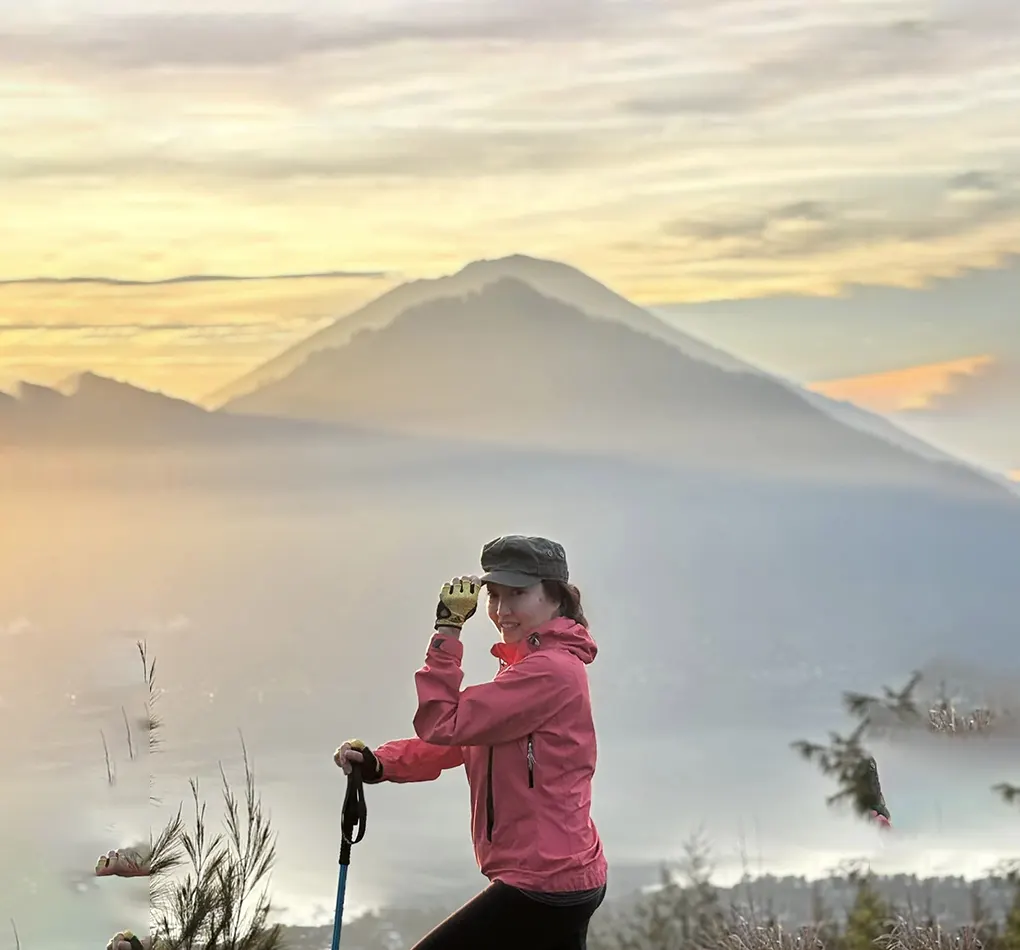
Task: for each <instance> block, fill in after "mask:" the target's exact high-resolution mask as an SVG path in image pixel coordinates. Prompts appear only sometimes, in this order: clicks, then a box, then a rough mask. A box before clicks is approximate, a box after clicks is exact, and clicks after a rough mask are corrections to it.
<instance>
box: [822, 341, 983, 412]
mask: <svg viewBox="0 0 1020 950" xmlns="http://www.w3.org/2000/svg"><path fill="white" fill-rule="evenodd" d="M994 364H995V360H994V358H993V357H992V356H990V355H988V354H982V355H980V356H965V357H961V358H959V359H955V360H947V361H945V362H941V363H928V364H924V365H921V366H907V367H904V368H902V369H896V370H890V371H888V372H883V373H869V374H867V375H862V376H851V377H847V378H844V379H830V380H821V381H818V382H813V383H809V384H808V385H807V388H808V389H810V390H812V391H813V392H816V393H821V394H822V395H824V396H828V397H829V398H830V399H837V400H839V401H841V402H851V403H854V404H856V405H858V406H861V407H862V408H864V409H869V410H871V411H873V412H879V413H885V414H889V413H896V412H903V411H905V410H913V409H923V408H925V407H928V406H931V405H932V404H933V403H934V402H935V401H936V400H937V399H939V398H940V397H944V396H945V395H946V394H949V393H952V392H953V391H954V390H955V388H956V387H957V386H959V385H960V384H961V380H965V379H966V378H968V377H973V376H976V375H978V374H980V373H982V372H985V371H986V370H987V369H988V368H989V367H991V366H993V365H994Z"/></svg>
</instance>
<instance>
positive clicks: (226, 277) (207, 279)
mask: <svg viewBox="0 0 1020 950" xmlns="http://www.w3.org/2000/svg"><path fill="white" fill-rule="evenodd" d="M393 276H395V275H394V272H392V271H382V270H379V271H344V270H332V271H312V272H308V273H294V274H182V275H180V276H178V277H158V278H156V279H154V280H141V279H135V278H130V277H104V276H88V275H84V276H75V277H48V276H41V277H0V287H10V286H14V285H19V284H21V285H24V284H56V285H61V284H102V285H104V286H108V287H157V286H160V285H165V284H204V283H232V282H235V281H270V280H316V279H318V280H356V279H359V278H364V279H369V280H381V279H384V278H387V277H393Z"/></svg>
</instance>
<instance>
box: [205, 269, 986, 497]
mask: <svg viewBox="0 0 1020 950" xmlns="http://www.w3.org/2000/svg"><path fill="white" fill-rule="evenodd" d="M652 319H654V318H652ZM224 409H225V410H227V411H229V412H236V413H252V414H259V415H263V416H277V417H288V418H297V419H315V420H321V421H329V422H343V423H347V424H358V425H365V426H370V427H372V428H378V429H385V430H390V431H398V432H403V433H406V434H414V435H418V436H431V437H435V438H450V437H457V436H460V437H462V438H465V439H478V440H482V441H488V442H493V443H495V444H502V445H505V446H510V445H512V446H516V447H530V448H542V449H560V450H563V451H566V452H586V453H597V454H608V455H626V456H629V457H640V458H645V459H654V460H658V461H671V462H680V463H682V464H683V465H685V466H688V467H699V468H710V469H719V468H725V469H729V470H748V471H750V472H759V473H765V474H769V475H826V476H830V477H832V476H834V477H836V478H838V479H839V480H842V481H865V482H873V481H889V480H892V481H896V482H900V483H903V482H906V483H910V484H918V485H920V484H927V485H941V486H942V487H950V486H954V487H956V488H962V487H964V486H967V487H968V488H969V489H971V490H975V491H978V492H987V491H994V492H1000V491H1002V489H1001V488H1000V487H999V486H997V485H993V484H992V483H991V482H990V481H989V480H988V479H985V478H983V477H981V476H980V475H978V474H976V473H974V472H972V471H970V470H969V469H966V468H965V467H963V466H962V465H957V464H953V463H949V462H946V463H940V462H937V461H934V460H932V459H925V458H923V457H921V456H920V455H918V454H915V453H912V452H909V451H907V450H905V449H904V448H901V447H897V446H895V445H893V444H892V443H891V442H890V441H887V440H883V439H880V438H877V437H875V436H873V435H870V434H868V433H865V432H862V431H860V429H859V428H854V427H851V426H848V425H845V424H843V423H840V422H838V421H836V420H835V419H834V418H833V417H832V416H831V415H830V414H829V413H827V412H824V411H822V410H821V409H820V408H818V407H817V406H815V405H812V404H811V403H810V402H809V401H808V400H806V399H805V398H804V397H803V394H802V393H801V392H799V391H795V390H794V389H792V388H790V387H788V386H786V385H783V384H781V383H780V382H778V381H776V380H774V379H771V378H769V377H766V376H764V375H762V374H760V373H755V372H736V371H733V370H724V369H722V368H720V367H719V366H717V365H715V364H712V363H708V362H704V361H702V360H700V359H697V358H694V357H692V356H689V355H687V354H685V353H684V352H682V351H681V350H680V348H679V347H676V346H669V345H665V344H664V343H663V342H662V341H661V340H660V339H656V338H654V337H653V336H651V335H650V334H645V333H642V332H638V331H636V330H634V329H632V328H631V327H628V326H625V325H623V324H622V323H620V322H617V321H615V320H607V319H600V318H592V317H590V316H589V315H587V314H585V313H583V312H582V311H581V310H579V309H577V308H576V307H573V306H568V305H566V304H564V303H562V302H560V301H557V300H554V299H552V298H549V297H546V296H544V295H543V294H541V293H539V292H538V291H537V290H535V289H533V288H532V287H531V286H530V285H528V284H526V283H524V282H522V281H520V280H516V279H512V278H504V279H500V280H498V281H496V282H495V283H491V284H487V285H486V286H484V287H483V288H482V289H481V290H480V291H476V292H472V293H469V294H467V295H465V296H462V297H457V298H447V299H439V300H434V301H430V302H428V303H424V304H420V305H418V306H415V307H412V308H410V309H409V310H406V311H405V312H404V313H402V314H400V315H399V316H398V317H397V318H395V319H394V320H393V321H391V322H390V323H389V324H388V325H387V326H386V327H384V328H382V329H379V330H375V331H366V332H362V333H359V334H358V335H357V336H355V337H354V338H353V339H352V340H351V341H350V342H349V343H347V344H346V345H344V346H341V347H337V348H334V349H329V350H322V351H319V352H316V353H313V354H312V355H311V356H309V357H308V358H307V359H306V360H305V361H304V363H302V364H301V365H300V366H299V367H298V368H297V369H295V370H294V371H292V372H291V373H290V374H289V375H288V376H286V377H285V378H283V379H282V380H278V381H277V382H274V383H270V384H268V385H266V386H264V387H262V388H261V389H259V390H258V391H256V392H254V393H251V394H249V395H246V396H242V397H240V398H237V399H234V400H232V401H231V402H229V403H228V404H227V405H226V406H225V407H224Z"/></svg>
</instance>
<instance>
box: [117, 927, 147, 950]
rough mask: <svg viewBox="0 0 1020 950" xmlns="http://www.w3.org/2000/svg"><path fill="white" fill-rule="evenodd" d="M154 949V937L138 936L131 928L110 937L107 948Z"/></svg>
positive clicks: (128, 949) (127, 949)
mask: <svg viewBox="0 0 1020 950" xmlns="http://www.w3.org/2000/svg"><path fill="white" fill-rule="evenodd" d="M138 947H141V948H142V950H152V937H136V936H135V935H134V934H133V933H132V932H131V931H130V930H122V931H121V932H120V933H116V934H114V935H113V936H112V937H111V938H110V942H109V943H108V944H107V945H106V950H137V948H138Z"/></svg>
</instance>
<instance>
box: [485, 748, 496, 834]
mask: <svg viewBox="0 0 1020 950" xmlns="http://www.w3.org/2000/svg"><path fill="white" fill-rule="evenodd" d="M492 753H493V747H492V746H491V745H490V746H489V768H488V773H487V775H486V782H485V837H486V839H487V840H488V841H492V826H493V825H494V824H495V823H496V809H495V806H494V804H493V801H492Z"/></svg>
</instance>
